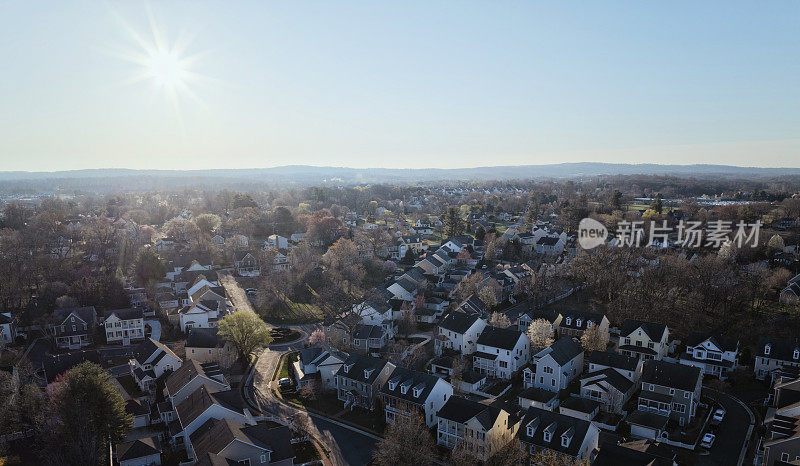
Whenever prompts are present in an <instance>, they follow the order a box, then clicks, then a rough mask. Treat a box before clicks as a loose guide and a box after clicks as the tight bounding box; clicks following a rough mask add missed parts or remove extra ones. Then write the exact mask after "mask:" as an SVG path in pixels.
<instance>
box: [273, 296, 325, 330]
mask: <svg viewBox="0 0 800 466" xmlns="http://www.w3.org/2000/svg"><path fill="white" fill-rule="evenodd" d="M285 302H286V307H287V309H285V310H283V311H282V312H281V313H280V315H277V316H271V317H270V318H269V319H265V320H267V322H269V323H272V324H310V323H314V322H319V321H320V320H322V317H323V316H322V310H321V309H320V308H319V307H318V306H315V305H313V304H307V303H296V302H294V301H292V300H291V299H288V298H287V299H286V300H285Z"/></svg>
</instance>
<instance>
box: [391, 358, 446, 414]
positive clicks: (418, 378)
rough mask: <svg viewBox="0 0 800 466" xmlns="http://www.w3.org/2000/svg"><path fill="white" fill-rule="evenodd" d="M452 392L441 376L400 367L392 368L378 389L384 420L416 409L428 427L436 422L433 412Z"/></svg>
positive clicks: (437, 410)
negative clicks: (384, 414) (392, 370)
mask: <svg viewBox="0 0 800 466" xmlns="http://www.w3.org/2000/svg"><path fill="white" fill-rule="evenodd" d="M452 394H453V387H452V386H451V385H450V384H449V383H447V382H445V381H444V379H441V378H439V377H436V376H435V375H431V374H425V373H422V372H417V371H413V370H411V369H406V368H404V367H397V368H395V369H394V372H392V375H391V376H389V379H388V380H387V381H386V383H384V384H383V387H381V392H380V396H381V400H382V401H383V409H384V412H385V413H386V422H387V423H391V422H394V420H395V419H397V418H398V416H402V417H408V416H410V415H411V413H413V412H417V413H419V414H420V415H421V416H422V417H423V418H424V419H425V424H427V426H428V427H432V426H433V425H434V424H435V423H436V413H437V412H439V410H440V409H441V408H442V406H444V404H445V403H446V402H447V400H448V398H450V396H451V395H452Z"/></svg>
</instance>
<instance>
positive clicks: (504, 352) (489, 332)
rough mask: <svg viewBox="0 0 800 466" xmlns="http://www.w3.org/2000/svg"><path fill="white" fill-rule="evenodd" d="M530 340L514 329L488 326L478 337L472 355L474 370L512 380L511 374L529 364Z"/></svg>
mask: <svg viewBox="0 0 800 466" xmlns="http://www.w3.org/2000/svg"><path fill="white" fill-rule="evenodd" d="M530 357H531V353H530V340H528V337H527V336H526V335H525V334H524V333H522V332H520V331H519V330H516V329H514V328H500V327H492V326H487V327H486V328H485V329H484V330H483V332H482V333H481V335H480V336H479V337H478V348H477V351H476V352H475V354H473V355H472V360H473V369H474V370H476V371H478V372H479V373H481V374H486V375H488V376H489V377H498V378H501V379H510V378H511V374H513V373H515V372H517V371H519V370H520V369H522V367H523V366H525V365H526V364H528V360H529V359H530Z"/></svg>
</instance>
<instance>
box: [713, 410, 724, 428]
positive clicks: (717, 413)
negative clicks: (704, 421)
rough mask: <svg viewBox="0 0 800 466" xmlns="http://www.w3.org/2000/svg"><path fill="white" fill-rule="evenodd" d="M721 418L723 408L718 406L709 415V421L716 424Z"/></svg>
mask: <svg viewBox="0 0 800 466" xmlns="http://www.w3.org/2000/svg"><path fill="white" fill-rule="evenodd" d="M723 419H725V408H718V409H717V410H716V411H714V415H713V416H712V417H711V423H712V424H714V425H718V424H719V423H720V422H722V420H723Z"/></svg>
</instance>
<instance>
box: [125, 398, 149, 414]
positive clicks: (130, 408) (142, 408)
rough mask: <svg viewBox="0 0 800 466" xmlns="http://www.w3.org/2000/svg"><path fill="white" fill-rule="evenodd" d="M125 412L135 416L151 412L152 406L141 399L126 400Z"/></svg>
mask: <svg viewBox="0 0 800 466" xmlns="http://www.w3.org/2000/svg"><path fill="white" fill-rule="evenodd" d="M125 412H126V413H129V414H133V415H134V416H141V415H143V414H150V406H148V405H147V402H144V403H142V402H141V401H139V400H133V399H131V400H128V401H126V402H125Z"/></svg>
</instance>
